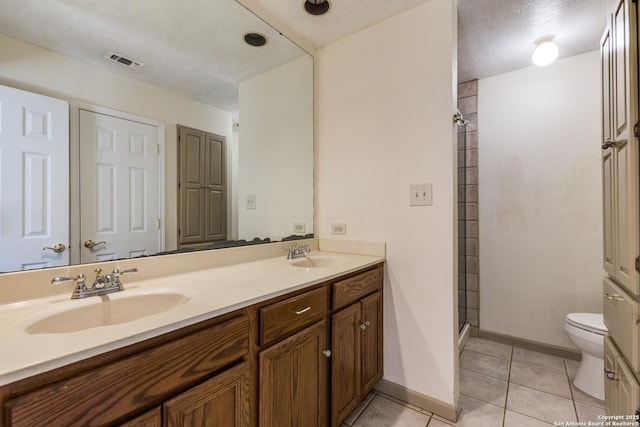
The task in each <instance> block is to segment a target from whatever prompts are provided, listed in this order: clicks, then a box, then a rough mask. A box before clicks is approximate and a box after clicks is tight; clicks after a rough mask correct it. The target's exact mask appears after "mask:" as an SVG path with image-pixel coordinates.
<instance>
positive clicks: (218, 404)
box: [164, 362, 250, 427]
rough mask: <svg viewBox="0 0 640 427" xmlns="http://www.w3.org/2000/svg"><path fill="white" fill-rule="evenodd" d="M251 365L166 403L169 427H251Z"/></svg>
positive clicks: (225, 374) (222, 374)
mask: <svg viewBox="0 0 640 427" xmlns="http://www.w3.org/2000/svg"><path fill="white" fill-rule="evenodd" d="M249 381H250V370H249V363H248V362H244V363H242V364H240V365H237V366H235V367H233V368H230V369H228V370H226V371H224V372H222V373H221V374H219V375H217V376H215V377H213V378H212V379H210V380H208V381H206V382H204V383H202V384H200V385H198V386H195V387H193V388H192V389H189V390H187V391H186V392H184V393H182V394H180V395H179V396H177V397H175V398H173V399H171V400H169V401H167V402H165V403H164V425H165V426H168V427H187V426H193V427H249V425H250V421H249V420H250V414H249Z"/></svg>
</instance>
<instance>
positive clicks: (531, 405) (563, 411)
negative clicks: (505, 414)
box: [507, 383, 576, 423]
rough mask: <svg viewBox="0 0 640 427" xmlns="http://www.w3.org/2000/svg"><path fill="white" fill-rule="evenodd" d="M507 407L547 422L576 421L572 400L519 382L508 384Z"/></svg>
mask: <svg viewBox="0 0 640 427" xmlns="http://www.w3.org/2000/svg"><path fill="white" fill-rule="evenodd" d="M507 409H510V410H512V411H514V412H518V413H520V414H523V415H528V416H530V417H532V418H537V419H539V420H543V421H546V422H548V423H553V422H554V421H557V422H564V421H576V413H575V410H574V408H573V401H572V400H571V399H565V398H563V397H559V396H556V395H553V394H550V393H545V392H543V391H539V390H534V389H532V388H529V387H524V386H521V385H519V384H514V383H510V384H509V395H508V396H507Z"/></svg>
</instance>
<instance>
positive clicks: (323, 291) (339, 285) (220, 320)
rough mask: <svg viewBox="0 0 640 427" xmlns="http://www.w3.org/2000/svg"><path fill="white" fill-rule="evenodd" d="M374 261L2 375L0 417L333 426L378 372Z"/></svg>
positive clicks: (19, 422) (1, 421) (37, 422)
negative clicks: (65, 360)
mask: <svg viewBox="0 0 640 427" xmlns="http://www.w3.org/2000/svg"><path fill="white" fill-rule="evenodd" d="M382 351H383V350H382V264H378V265H377V266H375V267H372V268H368V269H366V270H364V271H360V272H355V273H352V274H350V275H348V276H343V277H341V278H337V279H333V280H330V281H327V282H324V283H320V284H318V285H314V286H312V287H310V288H307V289H303V290H298V291H295V292H291V293H288V294H286V295H283V296H280V297H276V298H272V299H270V300H267V301H264V302H261V303H257V304H254V305H252V306H249V307H246V308H244V309H241V310H238V311H235V312H232V313H228V314H226V315H223V316H220V317H217V318H214V319H210V320H206V321H203V322H200V323H198V324H195V325H192V326H189V327H186V328H183V329H180V330H178V331H174V332H170V333H167V334H164V335H161V336H158V337H155V338H151V339H149V340H146V341H143V342H140V343H136V344H133V345H131V346H128V347H124V348H121V349H117V350H114V351H111V352H108V353H105V354H102V355H99V356H95V357H92V358H89V359H86V360H83V361H80V362H77V363H73V364H71V365H68V366H64V367H61V368H59V369H55V370H53V371H50V372H46V373H43V374H40V375H36V376H33V377H29V378H26V379H23V380H20V381H17V382H15V383H11V384H8V385H5V386H1V387H0V427H3V426H19V427H22V426H37V427H40V426H46V425H51V426H57V425H64V426H76V425H82V426H92V425H100V426H102V425H109V426H113V425H119V426H127V427H133V426H135V427H140V426H145V427H158V426H171V427H178V426H198V427H202V426H215V427H255V426H260V427H300V426H304V427H327V426H328V425H329V424H331V425H333V426H338V425H339V424H340V422H342V421H343V420H344V418H346V416H348V415H349V413H350V412H351V411H352V410H353V409H354V408H355V406H356V405H357V404H358V402H360V400H362V398H363V397H364V396H365V395H366V394H367V393H368V392H369V391H370V390H371V388H372V387H373V386H374V385H375V383H376V382H377V381H378V380H379V379H380V378H381V377H382V369H383V365H382Z"/></svg>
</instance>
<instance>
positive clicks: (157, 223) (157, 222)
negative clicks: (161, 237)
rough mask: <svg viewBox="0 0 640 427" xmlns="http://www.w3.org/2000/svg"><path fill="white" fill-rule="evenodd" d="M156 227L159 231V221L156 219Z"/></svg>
mask: <svg viewBox="0 0 640 427" xmlns="http://www.w3.org/2000/svg"><path fill="white" fill-rule="evenodd" d="M156 226H157V227H158V230H160V219H159V218H158V219H156Z"/></svg>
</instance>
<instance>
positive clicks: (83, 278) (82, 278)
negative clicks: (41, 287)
mask: <svg viewBox="0 0 640 427" xmlns="http://www.w3.org/2000/svg"><path fill="white" fill-rule="evenodd" d="M86 280H87V276H85V275H84V274H82V273H80V274H78V275H77V276H75V277H54V278H53V279H51V284H52V285H55V286H58V285H61V284H63V283H68V282H76V283H77V284H78V286H79V287H81V288H82V287H84V286H85V282H86Z"/></svg>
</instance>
